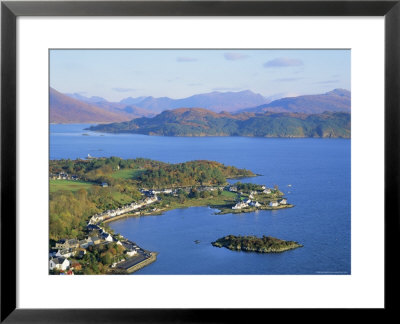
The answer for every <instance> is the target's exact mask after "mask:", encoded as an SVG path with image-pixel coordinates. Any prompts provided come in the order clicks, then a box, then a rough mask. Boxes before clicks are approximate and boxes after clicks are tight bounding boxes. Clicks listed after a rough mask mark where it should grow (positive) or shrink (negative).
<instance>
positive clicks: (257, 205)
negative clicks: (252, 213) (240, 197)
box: [250, 201, 261, 207]
mask: <svg viewBox="0 0 400 324" xmlns="http://www.w3.org/2000/svg"><path fill="white" fill-rule="evenodd" d="M250 206H253V207H260V206H261V204H260V203H259V202H258V201H252V202H251V203H250Z"/></svg>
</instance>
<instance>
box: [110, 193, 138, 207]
mask: <svg viewBox="0 0 400 324" xmlns="http://www.w3.org/2000/svg"><path fill="white" fill-rule="evenodd" d="M112 197H113V199H114V200H115V201H117V202H118V203H120V204H122V205H126V204H129V203H131V202H132V201H133V199H132V197H131V196H129V195H126V194H123V193H121V192H118V191H112Z"/></svg>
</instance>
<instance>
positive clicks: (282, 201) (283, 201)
mask: <svg viewBox="0 0 400 324" xmlns="http://www.w3.org/2000/svg"><path fill="white" fill-rule="evenodd" d="M279 203H280V204H281V205H286V204H287V200H286V198H283V199H282V200H281V201H280V202H279Z"/></svg>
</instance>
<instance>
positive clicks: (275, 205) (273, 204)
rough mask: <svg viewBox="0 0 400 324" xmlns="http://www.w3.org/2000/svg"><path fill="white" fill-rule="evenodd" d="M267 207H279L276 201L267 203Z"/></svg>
mask: <svg viewBox="0 0 400 324" xmlns="http://www.w3.org/2000/svg"><path fill="white" fill-rule="evenodd" d="M269 205H270V206H271V207H278V206H279V203H278V202H277V201H271V202H270V203H269Z"/></svg>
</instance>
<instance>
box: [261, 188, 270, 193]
mask: <svg viewBox="0 0 400 324" xmlns="http://www.w3.org/2000/svg"><path fill="white" fill-rule="evenodd" d="M263 193H265V194H270V193H271V189H268V188H267V189H264V191H263Z"/></svg>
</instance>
